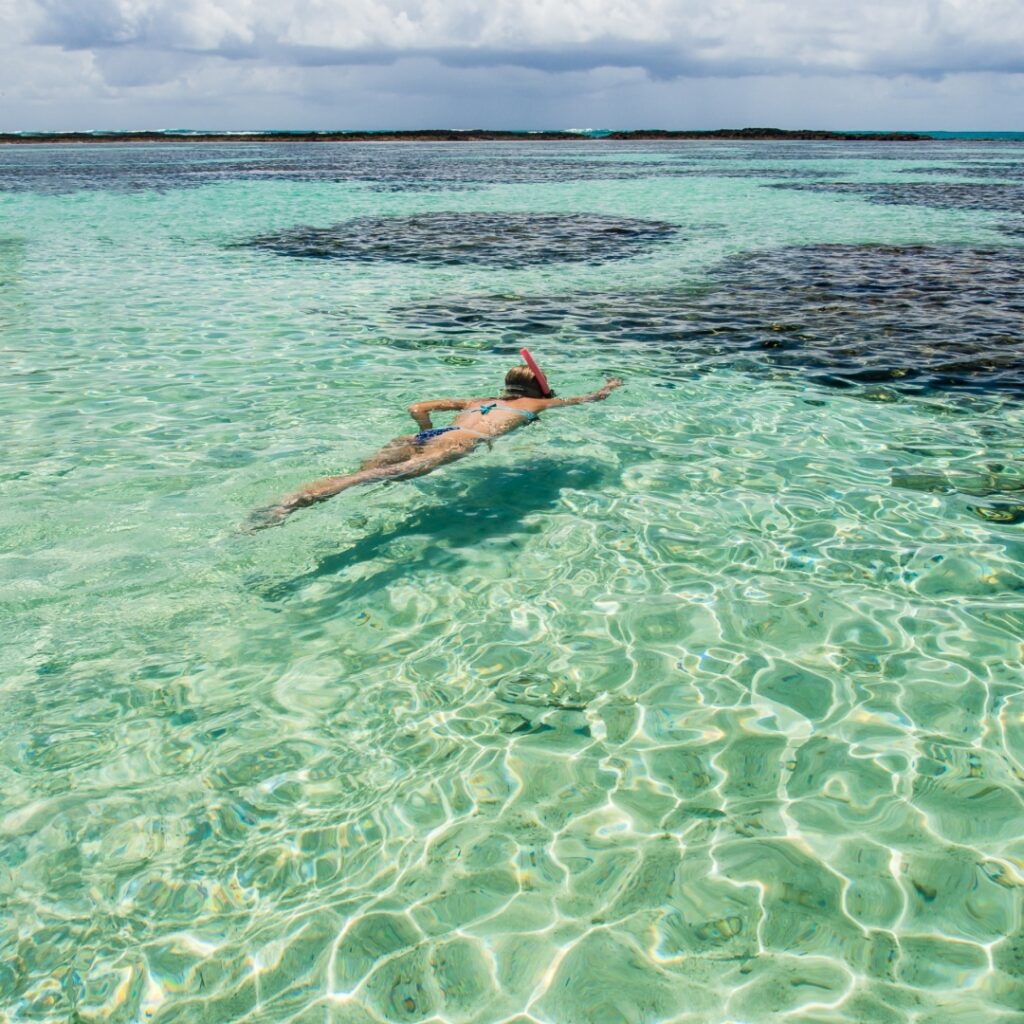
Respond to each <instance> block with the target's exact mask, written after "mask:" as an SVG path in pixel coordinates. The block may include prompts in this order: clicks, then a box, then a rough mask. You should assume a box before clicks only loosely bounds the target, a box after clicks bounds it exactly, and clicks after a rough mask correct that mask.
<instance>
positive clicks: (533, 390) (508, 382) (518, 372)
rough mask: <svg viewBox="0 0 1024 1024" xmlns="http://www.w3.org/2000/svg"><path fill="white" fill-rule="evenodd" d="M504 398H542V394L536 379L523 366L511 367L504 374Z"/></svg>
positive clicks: (528, 369)
mask: <svg viewBox="0 0 1024 1024" xmlns="http://www.w3.org/2000/svg"><path fill="white" fill-rule="evenodd" d="M505 397H506V398H543V397H544V393H543V392H542V391H541V389H540V384H538V383H537V378H536V377H534V375H533V370H531V369H530V368H529V367H528V366H526V365H525V364H521V365H519V366H513V367H512V369H511V370H509V371H508V373H506V374H505Z"/></svg>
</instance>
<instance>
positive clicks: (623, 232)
mask: <svg viewBox="0 0 1024 1024" xmlns="http://www.w3.org/2000/svg"><path fill="white" fill-rule="evenodd" d="M678 230H679V229H678V227H677V225H675V224H668V223H665V222H664V221H653V220H639V219H636V218H631V217H612V216H606V215H601V214H593V213H568V214H566V213H420V214H413V215H412V216H407V217H360V218H358V219H356V220H350V221H346V222H344V223H342V224H336V225H333V226H331V227H297V228H290V229H288V230H287V231H280V232H276V233H274V234H269V235H261V236H259V237H257V238H253V239H251V240H249V241H248V242H245V243H243V244H244V245H246V246H250V247H252V248H255V249H263V250H265V251H267V252H272V253H276V254H278V255H280V256H295V257H300V258H303V259H321V260H349V261H353V262H360V263H373V262H393V263H424V264H427V265H430V266H449V265H460V264H473V263H476V264H485V265H487V266H494V267H506V268H515V267H526V266H532V265H535V264H542V263H551V262H560V261H562V262H565V261H568V262H577V263H604V262H606V261H608V260H621V259H627V258H629V257H631V256H636V255H639V254H640V253H643V252H645V251H647V250H648V249H649V248H650V247H651V246H652V245H654V244H656V243H658V242H664V241H667V240H668V239H671V238H673V237H675V236H676V234H677V232H678Z"/></svg>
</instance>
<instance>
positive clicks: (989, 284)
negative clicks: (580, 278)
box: [396, 245, 1024, 393]
mask: <svg viewBox="0 0 1024 1024" xmlns="http://www.w3.org/2000/svg"><path fill="white" fill-rule="evenodd" d="M1021 265H1022V264H1021V260H1020V258H1019V250H1017V249H1014V248H1006V249H992V250H980V249H961V248H953V247H929V246H905V247H896V246H878V245H823V246H807V247H796V248H789V249H782V250H777V251H771V252H761V253H754V254H750V255H745V256H739V257H734V258H732V259H728V260H726V261H724V262H723V263H722V264H720V265H719V266H718V267H717V269H716V270H715V272H714V273H713V275H712V279H711V282H710V285H709V286H708V287H705V288H700V289H695V288H692V287H691V288H680V289H675V290H672V289H666V290H659V291H654V292H643V293H637V292H623V293H615V292H603V293H594V292H581V293H576V294H569V295H551V296H547V295H543V296H479V297H471V298H461V299H459V298H453V299H447V300H442V301H436V302H432V303H427V304H420V305H417V306H415V307H413V306H409V307H405V308H403V309H401V310H397V311H396V312H397V313H398V315H399V316H400V317H401V319H402V321H403V322H404V325H405V328H406V329H407V330H410V329H411V331H412V332H414V333H415V334H418V335H419V336H420V337H421V338H423V339H424V340H427V338H428V337H429V338H430V339H434V338H437V337H438V336H440V337H442V338H444V337H445V336H447V337H448V338H449V339H452V337H453V335H467V334H471V335H473V336H474V337H475V339H476V340H477V341H478V342H480V343H483V344H490V345H491V346H493V347H496V348H501V349H504V348H505V347H509V348H512V347H514V346H515V345H517V344H519V343H521V342H522V340H523V339H524V338H526V337H527V336H530V335H536V334H539V333H540V334H543V333H550V334H559V335H562V336H567V337H568V336H572V337H583V338H587V339H593V340H596V341H598V342H603V343H608V344H618V345H622V344H642V345H644V346H646V347H656V348H658V349H660V350H661V351H663V352H665V353H666V354H669V355H670V356H671V358H672V359H673V360H674V361H676V362H679V361H682V362H687V363H691V364H693V365H695V366H699V367H713V366H716V365H728V366H730V367H739V368H751V369H757V368H760V369H762V370H765V369H768V370H772V371H784V370H791V371H793V372H797V373H800V374H802V375H804V376H807V377H810V378H813V379H815V380H818V381H820V382H823V383H828V384H833V385H839V386H852V385H858V384H860V385H872V386H876V387H877V386H885V387H887V388H898V389H914V390H922V389H936V388H951V387H960V388H971V389H974V390H995V391H1002V392H1019V393H1024V332H1022V331H1021V327H1020V325H1021V323H1022V322H1024V319H1022V318H1024V273H1022V269H1021Z"/></svg>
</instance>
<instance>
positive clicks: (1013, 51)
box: [35, 0, 1024, 80]
mask: <svg viewBox="0 0 1024 1024" xmlns="http://www.w3.org/2000/svg"><path fill="white" fill-rule="evenodd" d="M36 2H37V6H38V9H39V10H40V12H41V13H42V16H43V20H42V23H41V24H40V25H39V27H38V28H37V30H36V34H35V41H36V42H37V43H44V44H48V45H56V46H61V47H64V48H66V49H69V50H82V49H86V50H92V51H94V52H97V53H99V52H101V51H104V50H111V49H118V48H123V47H129V48H132V49H139V50H142V51H145V52H148V53H154V54H155V53H188V54H192V55H196V56H199V55H207V56H211V57H220V58H223V59H227V60H243V61H257V62H261V63H264V64H266V65H268V66H275V67H346V66H351V67H358V66H365V65H373V64H381V65H388V64H393V63H394V62H396V61H398V60H401V59H408V58H428V59H432V60H434V61H437V62H438V63H439V64H441V65H443V66H445V67H452V68H478V67H520V68H525V69H530V70H537V71H543V72H547V73H554V74H564V73H569V72H578V71H588V70H592V69H596V68H600V67H612V68H640V69H642V70H643V71H644V72H645V73H646V74H648V75H649V76H650V77H651V78H652V79H654V80H673V79H677V78H690V77H709V76H711V77H748V76H752V75H770V74H786V73H797V74H814V75H839V76H846V75H849V74H877V75H887V76H894V75H906V74H909V75H914V76H919V77H922V78H930V79H935V78H939V77H941V76H942V75H944V74H948V73H957V72H1004V73H1011V74H1017V73H1022V72H1024V18H1022V17H1021V16H1020V15H1017V16H1016V17H1014V16H1013V11H1014V10H1015V7H1014V5H1013V4H1011V3H1009V0H975V3H974V8H973V10H974V12H975V14H976V15H977V17H975V18H974V19H973V20H972V21H968V22H964V14H963V11H962V9H961V8H960V7H959V6H957V5H956V4H951V3H950V0H894V2H892V3H890V4H887V5H885V7H884V8H882V7H881V6H880V5H878V4H874V5H873V4H872V3H870V2H860V0H847V2H846V3H834V4H828V5H823V4H821V3H820V0H791V2H790V4H789V5H787V9H786V11H784V12H781V13H780V11H781V9H780V8H779V6H778V5H774V4H765V3H762V2H760V0H747V2H746V3H738V4H733V5H732V7H729V6H728V5H724V6H723V5H720V4H717V3H715V2H713V0H695V2H691V3H689V4H687V7H686V8H685V9H683V8H677V9H673V10H671V11H667V9H666V7H665V6H664V5H663V4H660V3H658V2H656V0H635V3H634V8H635V19H634V20H635V24H634V25H631V26H628V27H624V26H623V24H622V22H621V18H620V19H619V20H616V18H617V17H618V14H617V13H616V12H617V11H618V8H615V9H614V11H613V8H612V5H606V6H602V4H601V3H600V0H580V2H579V4H577V5H576V6H577V7H581V10H582V13H580V14H579V17H578V18H577V20H576V21H572V19H571V18H570V19H569V20H568V21H565V20H564V19H563V21H561V22H559V23H558V24H552V25H551V26H550V28H549V29H548V30H546V31H545V22H544V19H543V17H542V15H541V14H538V13H537V11H536V10H533V8H534V7H536V5H532V6H531V5H530V4H529V3H525V4H524V3H523V0H491V4H490V5H489V6H488V7H483V6H482V5H481V4H480V2H479V0H449V3H447V4H446V5H444V7H443V10H442V9H441V8H438V7H437V6H436V5H423V4H415V3H413V4H404V5H400V4H398V3H397V0H365V2H363V3H361V4H346V5H341V4H339V5H338V6H337V7H336V8H332V7H330V6H329V5H324V4H307V2H306V0H290V2H283V3H271V2H270V0H219V2H210V3H204V4H200V3H199V0H177V2H174V3H172V2H171V0H148V2H146V0H141V2H140V0H136V2H128V0H36ZM875 8H878V10H884V11H885V12H886V13H885V15H884V16H885V17H888V18H890V19H891V20H890V21H889V22H887V23H885V24H876V23H875V22H876V20H877V19H876V18H873V17H872V12H873V10H874V9H875ZM520 9H521V10H522V11H523V12H525V13H523V14H522V16H521V17H519V16H518V15H517V12H519V11H520ZM575 9H576V8H573V10H575ZM606 10H607V12H609V13H607V14H606V13H605V12H606ZM986 10H987V11H988V12H989V14H990V17H991V18H995V17H996V15H998V14H1000V13H1001V12H1009V14H1008V15H1004V17H1003V18H1002V20H1001V21H1000V22H999V23H998V24H996V23H993V24H988V23H985V19H984V14H985V11H986ZM439 11H441V13H439ZM531 11H533V18H532V21H531V19H530V17H528V15H529V13H530V12H531ZM723 11H724V12H725V13H722V12H723ZM495 12H497V14H495ZM876 13H877V12H876ZM501 14H504V18H502V17H498V15H501ZM783 15H785V16H783ZM879 16H880V17H881V16H882V15H879ZM517 18H518V20H517ZM520 21H521V22H522V25H520V24H519V22H520ZM605 24H607V27H606V28H605V29H604V30H602V26H603V25H605ZM965 25H966V26H967V27H966V28H965ZM305 37H310V38H312V39H315V40H316V41H315V42H312V41H310V38H305ZM410 39H414V40H415V42H413V43H410V42H409V41H408V40H410Z"/></svg>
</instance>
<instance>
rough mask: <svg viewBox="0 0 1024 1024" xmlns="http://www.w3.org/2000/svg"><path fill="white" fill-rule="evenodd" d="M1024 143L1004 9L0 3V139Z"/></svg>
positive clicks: (722, 3) (1013, 45)
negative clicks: (377, 133)
mask: <svg viewBox="0 0 1024 1024" xmlns="http://www.w3.org/2000/svg"><path fill="white" fill-rule="evenodd" d="M748 125H771V126H776V127H784V128H798V127H815V128H844V127H845V128H922V129H953V130H968V129H977V130H998V129H1003V130H1024V0H885V2H882V0H0V130H22V129H87V128H151V127H152V128H161V127H190V128H235V129H241V128H306V127H309V128H382V127H388V128H418V127H494V128H543V127H645V126H646V127H670V128H715V127H743V126H748Z"/></svg>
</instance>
